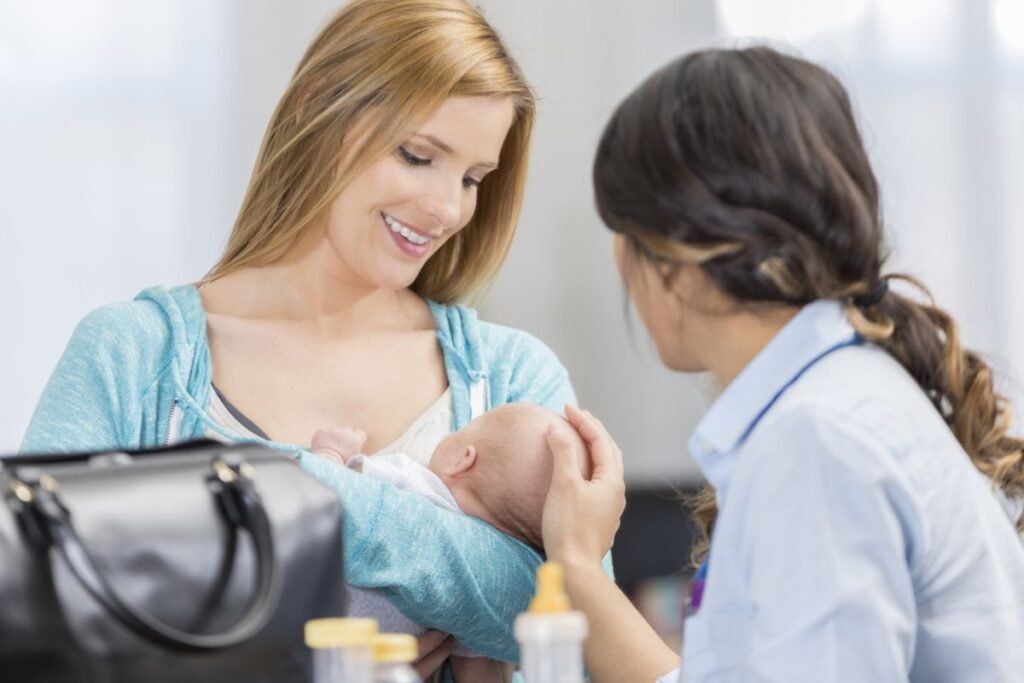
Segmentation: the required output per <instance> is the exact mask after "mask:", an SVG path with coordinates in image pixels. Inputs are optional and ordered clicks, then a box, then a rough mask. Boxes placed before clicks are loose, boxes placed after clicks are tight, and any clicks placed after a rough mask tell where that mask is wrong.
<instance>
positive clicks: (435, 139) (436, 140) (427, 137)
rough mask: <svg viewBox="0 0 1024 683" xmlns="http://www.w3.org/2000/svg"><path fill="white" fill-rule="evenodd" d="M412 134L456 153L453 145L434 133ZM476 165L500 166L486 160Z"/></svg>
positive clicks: (446, 152) (484, 166)
mask: <svg viewBox="0 0 1024 683" xmlns="http://www.w3.org/2000/svg"><path fill="white" fill-rule="evenodd" d="M412 135H413V137H416V138H423V139H424V140H426V141H427V142H429V143H430V144H432V145H433V146H434V147H437V148H438V149H439V150H441V151H442V152H444V153H445V154H455V150H453V149H452V148H451V145H449V144H447V143H446V142H445V141H444V140H441V139H440V138H438V137H435V136H433V135H425V134H423V133H413V134H412ZM474 165H475V166H478V167H480V168H490V169H495V168H498V164H496V163H494V162H492V161H484V162H481V163H479V164H474Z"/></svg>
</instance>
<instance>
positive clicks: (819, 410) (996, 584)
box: [660, 302, 1024, 683]
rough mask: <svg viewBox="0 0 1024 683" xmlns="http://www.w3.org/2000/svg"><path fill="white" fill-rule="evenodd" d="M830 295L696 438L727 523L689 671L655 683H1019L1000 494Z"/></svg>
mask: <svg viewBox="0 0 1024 683" xmlns="http://www.w3.org/2000/svg"><path fill="white" fill-rule="evenodd" d="M851 341H853V342H855V341H856V337H855V335H854V331H853V329H852V328H851V327H850V325H849V323H848V322H847V321H846V317H845V314H844V312H843V310H842V307H841V306H840V305H839V304H838V303H835V302H817V303H814V304H811V305H809V306H806V307H805V308H804V309H803V310H802V311H801V312H800V313H799V314H798V315H797V316H796V317H795V318H794V319H793V320H792V321H791V322H790V323H789V324H788V325H787V326H786V327H785V328H784V329H783V330H782V331H781V332H780V333H779V334H778V335H777V336H776V337H775V338H774V339H773V340H772V341H771V342H770V343H769V344H768V346H767V347H766V348H765V349H764V350H763V351H762V352H761V353H760V354H759V355H758V356H757V357H756V358H755V359H754V360H753V361H752V362H751V363H750V364H749V365H748V366H747V367H746V368H745V369H744V370H743V372H742V373H741V374H740V375H739V376H738V377H737V378H736V379H735V380H734V381H733V382H732V383H731V384H730V385H729V386H728V387H727V388H726V390H725V392H724V393H723V394H722V396H721V397H720V398H719V399H718V400H717V401H716V402H715V404H714V405H713V406H712V407H711V410H710V411H709V412H708V414H707V415H706V416H705V417H704V418H703V420H702V421H701V422H700V424H699V425H698V427H697V430H696V432H695V434H694V436H693V438H692V440H691V442H690V449H691V451H692V453H693V455H694V457H695V458H696V460H697V462H698V464H699V465H700V467H701V470H702V471H703V473H704V475H705V476H706V477H707V479H708V481H709V482H710V483H711V484H712V486H714V488H715V491H716V494H717V497H718V505H719V516H718V520H717V523H716V526H715V530H714V535H713V538H712V542H711V551H710V564H709V568H708V575H707V583H706V587H705V591H704V596H703V603H702V604H701V606H700V610H699V611H698V613H697V614H696V615H694V616H692V617H690V618H688V619H687V620H686V627H685V633H684V647H683V655H682V674H681V676H680V673H679V672H678V671H677V672H673V673H672V674H668V675H667V676H664V677H663V678H661V679H660V683H675V682H676V681H677V680H681V681H684V682H686V683H691V682H692V683H697V682H700V683H711V682H712V681H713V682H715V683H727V682H734V681H735V682H739V681H743V682H748V681H749V682H753V681H771V682H773V683H775V682H777V683H799V682H801V681H809V682H810V681H813V682H814V683H831V682H837V683H838V682H840V681H841V682H842V683H857V682H860V681H864V682H865V683H868V682H870V683H889V682H897V681H921V682H922V683H925V682H927V683H942V682H947V681H948V682H949V683H975V682H977V683H1001V682H1003V681H1007V682H1009V681H1015V682H1020V681H1024V546H1022V542H1021V538H1020V537H1019V536H1018V535H1017V533H1016V530H1015V529H1014V526H1013V524H1012V522H1011V518H1010V515H1009V514H1008V511H1007V508H1006V505H1005V499H1002V498H1001V497H1000V496H999V495H998V494H996V493H994V492H993V489H992V486H991V484H990V482H989V481H988V480H987V479H986V478H985V477H984V476H983V475H981V474H980V473H979V472H978V471H977V470H976V469H975V467H974V465H973V464H972V463H971V461H970V460H969V459H968V457H967V455H966V454H965V453H964V451H963V449H962V448H961V447H960V446H959V444H958V443H957V441H956V439H955V438H954V437H953V435H952V433H951V432H950V430H949V428H948V427H947V426H946V424H945V423H944V422H943V420H942V418H941V417H940V416H939V414H938V412H937V411H936V410H935V408H934V407H933V406H932V404H931V403H930V402H929V401H928V400H927V398H926V397H925V395H924V393H923V392H922V391H921V389H920V388H919V387H918V386H917V384H916V383H915V382H914V380H913V379H912V378H911V377H910V376H909V375H908V374H907V373H906V372H905V371H904V370H903V368H902V367H901V366H900V365H899V364H898V363H897V362H896V361H895V360H894V359H893V358H892V357H891V356H889V355H888V354H887V353H886V352H885V351H883V350H882V349H880V348H878V347H876V346H874V345H871V344H860V343H854V344H850V342H851Z"/></svg>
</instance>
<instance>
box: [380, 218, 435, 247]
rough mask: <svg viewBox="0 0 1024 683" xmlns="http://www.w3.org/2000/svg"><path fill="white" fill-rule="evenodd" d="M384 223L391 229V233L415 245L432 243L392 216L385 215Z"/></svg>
mask: <svg viewBox="0 0 1024 683" xmlns="http://www.w3.org/2000/svg"><path fill="white" fill-rule="evenodd" d="M384 222H385V223H387V224H388V228H390V230H391V232H394V233H397V234H399V235H401V236H402V237H404V238H405V239H407V240H409V241H410V242H412V243H413V244H420V245H422V244H426V243H427V242H429V241H430V238H429V237H424V236H423V235H421V234H419V233H418V232H414V231H412V230H410V229H409V228H407V227H405V226H404V225H402V224H401V223H399V222H398V221H396V220H395V219H394V218H392V217H391V216H388V215H385V216H384Z"/></svg>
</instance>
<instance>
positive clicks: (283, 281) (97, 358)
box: [22, 0, 574, 668]
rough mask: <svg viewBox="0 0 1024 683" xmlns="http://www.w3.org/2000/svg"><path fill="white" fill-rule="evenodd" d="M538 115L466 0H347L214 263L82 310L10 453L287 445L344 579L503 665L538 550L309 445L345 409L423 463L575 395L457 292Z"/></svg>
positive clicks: (497, 260) (486, 276) (516, 337)
mask: <svg viewBox="0 0 1024 683" xmlns="http://www.w3.org/2000/svg"><path fill="white" fill-rule="evenodd" d="M533 117H534V98H533V95H532V93H531V90H530V88H529V86H528V85H527V83H526V82H525V80H524V79H523V77H522V75H521V73H520V71H519V69H518V67H517V66H516V64H515V63H514V62H513V61H512V59H511V58H510V57H509V55H508V54H507V52H506V50H505V47H504V46H503V44H502V43H501V41H500V40H499V38H498V36H497V35H496V34H495V32H494V31H493V29H492V28H491V27H490V26H489V25H488V24H487V23H486V21H485V20H484V19H483V18H482V17H481V16H480V14H479V13H478V12H477V11H476V10H475V9H473V8H472V7H471V6H470V5H469V4H467V3H466V2H463V1H462V0H355V1H354V2H352V3H351V4H349V5H348V6H346V7H345V8H343V9H342V10H341V11H340V13H339V14H337V16H335V17H334V18H333V19H332V20H331V21H330V23H328V24H327V26H326V27H325V28H324V29H323V30H322V31H321V33H320V34H319V35H318V36H317V38H316V39H315V40H314V41H313V43H312V45H311V46H310V47H309V49H308V50H307V52H306V54H305V55H304V56H303V58H302V61H301V62H300V64H299V66H298V69H297V71H296V73H295V75H294V77H293V79H292V81H291V83H290V84H289V85H288V88H287V90H286V91H285V93H284V95H283V97H282V98H281V101H280V103H279V104H278V106H277V109H276V110H275V112H274V114H273V117H272V119H271V121H270V124H269V126H268V129H267V132H266V135H265V138H264V141H263V145H262V148H261V150H260V153H259V156H258V159H257V161H256V165H255V168H254V170H253V174H252V179H251V181H250V184H249V188H248V191H247V193H246V195H245V199H244V201H243V204H242V207H241V210H240V212H239V214H238V219H237V221H236V223H235V226H234V230H233V232H232V233H231V236H230V239H229V241H228V245H227V248H226V250H225V252H224V255H223V257H222V258H221V259H220V261H219V262H218V263H217V264H216V265H215V266H214V268H213V269H212V270H211V271H210V273H209V274H208V275H207V276H206V277H205V278H204V279H203V280H202V282H200V283H199V284H198V285H196V286H193V285H187V286H182V287H177V288H173V289H164V288H159V287H157V288H152V289H148V290H146V291H144V292H142V293H141V294H140V295H138V296H137V297H136V298H135V300H134V301H132V302H130V303H119V304H114V305H110V306H106V307H104V308H101V309H99V310H97V311H95V312H93V313H91V314H90V315H89V316H88V317H87V318H86V319H85V320H84V321H83V322H82V323H81V324H80V325H79V326H78V328H77V330H76V331H75V333H74V336H73V337H72V339H71V341H70V343H69V345H68V348H67V350H66V351H65V353H64V355H63V357H62V358H61V360H60V362H59V364H58V366H57V368H56V370H55V372H54V374H53V376H52V378H51V380H50V382H49V384H48V385H47V387H46V389H45V391H44V394H43V396H42V399H41V401H40V403H39V406H38V408H37V409H36V412H35V415H34V417H33V419H32V422H31V425H30V427H29V430H28V434H27V435H26V437H25V441H24V444H23V447H22V450H23V451H25V452H39V451H72V450H91V449H105V448H140V447H149V446H160V445H163V444H167V443H171V442H174V441H178V440H185V439H194V438H198V437H203V436H213V437H216V438H219V439H223V440H227V441H254V442H258V443H265V444H268V445H271V446H273V447H276V448H280V449H282V450H286V451H288V452H291V453H294V454H295V457H296V458H298V459H299V460H300V461H301V462H302V463H303V465H304V466H305V467H307V469H308V470H309V471H311V472H313V473H315V474H316V475H317V476H319V477H320V478H321V479H322V480H324V481H326V482H329V483H330V484H332V485H333V486H335V487H336V488H337V490H338V491H339V492H340V493H341V494H342V498H343V501H344V505H345V510H346V517H345V545H346V554H347V557H346V566H347V568H348V572H349V573H348V576H347V578H348V580H349V581H350V582H351V583H353V584H355V585H359V586H363V587H368V588H377V589H380V590H382V591H384V592H385V593H386V594H387V595H388V596H389V597H391V598H392V600H393V601H394V603H395V604H396V606H398V607H399V608H400V609H401V610H402V611H403V612H405V614H406V615H407V616H409V617H410V618H411V619H413V620H414V621H416V622H418V623H420V624H424V625H428V626H431V627H434V628H437V629H440V630H442V631H444V632H449V633H453V634H455V635H456V636H457V637H458V639H459V640H460V641H461V642H463V643H465V644H466V645H468V646H469V647H472V648H473V649H475V650H477V651H479V652H481V653H483V654H485V655H488V656H490V657H494V658H496V659H505V660H512V659H513V658H514V657H515V656H516V650H515V646H514V642H513V639H512V635H511V624H512V622H513V619H514V617H515V615H516V614H517V613H518V612H519V611H520V610H522V609H523V608H524V606H525V604H526V602H527V599H528V595H529V591H530V589H531V586H532V578H531V577H532V573H533V570H534V568H535V567H536V565H537V563H538V562H539V558H538V556H537V555H536V554H535V553H534V552H533V551H532V550H530V549H528V548H527V547H526V546H524V545H522V544H520V543H518V542H517V541H515V540H513V539H511V538H509V537H506V536H504V535H502V534H500V533H498V532H496V531H495V530H494V529H492V528H490V527H488V526H487V525H485V524H483V523H480V522H478V521H476V520H474V519H471V518H468V517H463V516H459V515H455V514H451V513H448V512H446V511H442V510H440V509H439V508H437V507H435V506H433V505H432V504H430V503H429V502H427V501H426V500H421V499H419V498H417V497H415V496H411V495H407V494H403V493H402V492H398V491H395V490H393V489H391V488H390V487H388V486H386V485H384V484H381V483H378V482H373V481H369V480H366V479H364V478H362V477H359V476H358V475H354V474H352V473H350V472H348V471H347V470H345V469H344V468H339V467H335V466H333V465H331V464H329V463H327V462H326V461H322V460H319V459H318V458H316V457H315V456H312V455H311V454H309V453H308V451H306V450H305V449H306V448H307V447H308V445H309V441H310V439H311V437H312V435H313V434H314V432H316V431H317V430H318V429H320V428H322V427H326V426H331V425H338V424H357V425H360V427H362V428H363V429H364V430H365V431H366V434H367V442H366V450H367V452H370V453H373V452H391V451H401V452H405V453H409V454H412V455H413V456H419V457H421V458H423V459H425V458H427V457H428V456H429V454H430V453H431V452H432V450H433V449H434V447H435V446H436V444H437V442H438V441H439V440H440V439H441V438H442V437H443V436H444V435H445V434H447V433H448V432H449V431H452V430H456V429H460V428H461V427H463V426H464V425H465V424H466V423H468V422H469V421H470V419H471V418H472V417H473V416H474V415H477V414H480V413H481V412H483V411H484V410H487V409H489V408H491V407H494V406H497V405H500V404H503V403H508V402H513V401H528V402H533V403H537V404H540V405H545V406H548V407H550V408H553V409H556V410H559V411H561V409H562V406H563V405H564V404H565V403H566V402H570V403H571V402H573V401H574V396H573V391H572V387H571V386H570V384H569V380H568V378H567V375H566V371H565V369H564V368H563V367H562V366H561V364H560V363H559V362H558V360H557V359H556V358H555V356H554V354H552V352H551V351H550V350H548V349H547V348H546V347H545V346H544V345H543V344H541V343H540V342H538V341H537V340H536V339H534V338H532V337H530V336H529V335H527V334H524V333H522V332H518V331H515V330H511V329H507V328H502V327H498V326H496V325H490V324H487V323H483V322H479V321H478V320H477V318H476V315H475V313H474V312H473V311H472V310H469V309H467V308H464V307H462V306H460V305H458V302H460V301H463V300H465V299H466V298H467V297H468V296H469V295H471V294H472V293H473V292H474V291H476V290H478V289H479V288H481V287H482V286H483V285H485V284H486V283H487V282H488V281H489V280H490V279H491V278H492V277H493V276H494V275H495V273H496V271H497V269H498V268H499V266H500V265H501V263H502V261H503V260H504V258H505V255H506V252H507V250H508V247H509V243H510V241H511V239H512V236H513V232H514V228H515V224H516V220H517V216H518V213H519V208H520V202H521V196H522V192H523V186H524V181H525V177H526V167H527V157H528V146H529V140H530V132H531V127H532V124H533ZM431 645H436V641H435V642H433V643H431ZM448 648H449V646H448V645H447V644H445V645H443V646H441V647H439V648H438V649H437V650H436V651H435V652H434V657H433V659H432V661H431V662H430V663H433V661H434V660H436V659H439V658H441V657H443V656H444V655H445V654H446V653H447V649H448ZM424 668H430V667H429V666H424Z"/></svg>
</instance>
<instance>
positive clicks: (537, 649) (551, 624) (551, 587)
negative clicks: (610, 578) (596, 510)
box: [515, 562, 587, 683]
mask: <svg viewBox="0 0 1024 683" xmlns="http://www.w3.org/2000/svg"><path fill="white" fill-rule="evenodd" d="M515 631H516V640H518V641H519V654H520V660H521V669H522V672H523V681H524V683H583V641H584V640H585V639H586V637H587V618H586V616H584V614H583V613H582V612H575V611H573V610H572V607H571V606H570V605H569V597H568V596H567V595H566V594H565V576H564V573H563V571H562V566H561V565H560V564H558V563H557V562H545V563H544V564H542V565H541V566H540V567H539V568H538V569H537V593H536V595H534V598H533V601H532V602H531V603H530V609H529V611H527V612H524V613H523V614H520V615H519V617H518V618H517V619H516V625H515Z"/></svg>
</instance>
